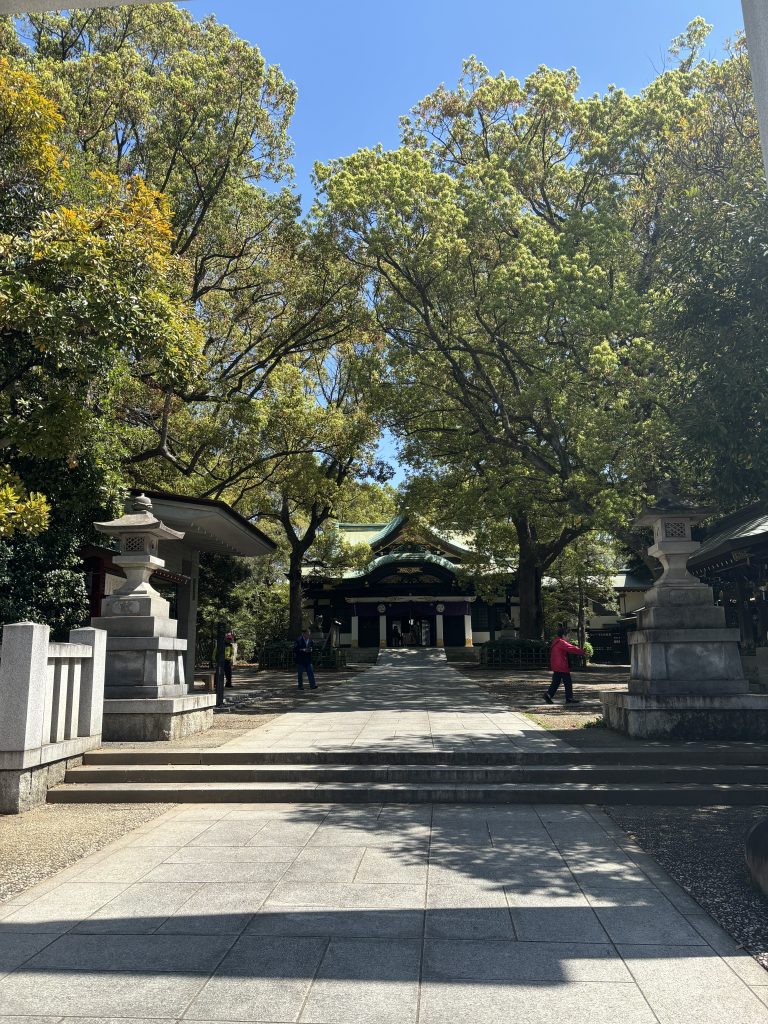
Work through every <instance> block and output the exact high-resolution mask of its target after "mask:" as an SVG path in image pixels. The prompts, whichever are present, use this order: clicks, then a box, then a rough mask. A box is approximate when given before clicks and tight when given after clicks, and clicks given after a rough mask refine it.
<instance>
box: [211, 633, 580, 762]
mask: <svg viewBox="0 0 768 1024" xmlns="http://www.w3.org/2000/svg"><path fill="white" fill-rule="evenodd" d="M319 678H320V685H322V676H320V677H319ZM542 689H543V688H542ZM304 696H305V699H306V701H307V703H306V705H305V707H303V708H301V709H299V710H296V711H292V712H289V713H288V714H285V715H281V716H280V717H279V718H276V719H275V720H274V721H272V722H270V723H268V724H267V725H265V726H263V727H262V728H260V729H254V730H253V732H247V733H242V734H240V735H239V736H238V737H237V738H236V739H234V740H232V741H231V742H229V743H227V744H225V745H224V749H227V750H260V751H263V750H270V751H281V750H282V751H306V750H355V749H361V748H364V749H367V750H371V749H373V750H381V749H385V750H494V751H495V750H500V751H504V750H529V749H568V745H567V744H565V743H563V742H562V741H560V740H558V739H556V738H555V737H553V736H551V735H550V734H549V733H548V732H547V731H546V729H542V728H541V727H540V726H538V725H536V724H535V723H533V722H531V721H530V719H528V718H526V717H525V716H524V715H522V714H519V713H518V712H516V711H510V710H509V708H508V707H506V706H505V705H504V704H502V703H501V702H500V701H497V700H495V699H494V698H493V696H491V695H490V694H488V693H486V692H485V691H483V690H481V689H480V688H479V687H478V686H475V685H474V684H473V683H471V682H470V681H469V680H468V679H466V678H465V677H464V676H462V675H461V674H460V672H458V671H457V670H456V669H454V668H453V667H452V666H450V665H449V664H448V662H447V661H446V658H445V652H444V651H438V650H429V649H427V650H424V649H421V650H419V649H412V650H407V649H405V650H393V651H382V652H381V654H380V655H379V660H378V663H377V664H376V665H375V666H373V667H372V668H370V669H368V670H367V671H366V672H362V673H360V674H359V675H357V676H355V677H354V678H353V679H351V680H350V681H349V683H347V684H345V685H344V686H341V687H339V688H338V689H335V690H334V691H333V693H332V694H330V695H327V694H326V695H324V696H323V699H322V703H319V702H318V703H315V702H314V694H313V692H312V691H311V690H309V689H307V688H306V683H305V690H304Z"/></svg>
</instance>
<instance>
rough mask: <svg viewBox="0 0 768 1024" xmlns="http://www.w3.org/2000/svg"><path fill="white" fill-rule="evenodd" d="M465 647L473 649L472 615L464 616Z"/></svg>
mask: <svg viewBox="0 0 768 1024" xmlns="http://www.w3.org/2000/svg"><path fill="white" fill-rule="evenodd" d="M464 646H465V647H472V646H473V645H472V615H471V614H469V615H465V616H464Z"/></svg>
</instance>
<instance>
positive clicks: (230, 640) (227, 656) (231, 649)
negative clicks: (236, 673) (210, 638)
mask: <svg viewBox="0 0 768 1024" xmlns="http://www.w3.org/2000/svg"><path fill="white" fill-rule="evenodd" d="M236 658H237V644H236V643H235V638H234V636H233V634H232V633H227V635H226V636H225V637H224V678H225V679H226V683H225V684H224V685H225V686H231V685H232V666H233V665H234V663H235V659H236Z"/></svg>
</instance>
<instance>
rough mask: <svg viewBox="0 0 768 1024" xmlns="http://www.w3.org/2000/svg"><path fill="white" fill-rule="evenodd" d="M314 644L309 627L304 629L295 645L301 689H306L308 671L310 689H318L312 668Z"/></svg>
mask: <svg viewBox="0 0 768 1024" xmlns="http://www.w3.org/2000/svg"><path fill="white" fill-rule="evenodd" d="M313 649H314V644H313V642H312V640H311V637H310V632H309V630H308V629H304V630H302V633H301V636H300V637H299V638H298V640H296V642H295V643H294V645H293V654H294V657H295V659H296V672H297V675H298V680H299V689H300V690H303V689H304V673H305V672H306V673H307V678H308V679H309V688H310V690H316V689H317V683H316V682H315V673H314V670H313V668H312V651H313Z"/></svg>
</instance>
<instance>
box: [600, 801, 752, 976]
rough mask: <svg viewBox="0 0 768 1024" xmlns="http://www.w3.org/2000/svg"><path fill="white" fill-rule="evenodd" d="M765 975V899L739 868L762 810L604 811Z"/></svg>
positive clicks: (621, 809) (680, 809)
mask: <svg viewBox="0 0 768 1024" xmlns="http://www.w3.org/2000/svg"><path fill="white" fill-rule="evenodd" d="M603 810H604V811H605V812H606V814H608V815H609V816H610V817H611V818H613V820H614V821H615V822H616V824H617V825H618V826H619V827H620V828H623V829H624V831H625V832H627V833H628V834H629V835H630V836H632V838H633V839H634V840H635V841H636V842H637V843H638V844H639V845H640V846H641V847H642V848H643V849H644V850H645V851H646V852H647V853H650V854H651V856H653V857H655V859H656V860H657V861H658V862H659V864H661V866H662V867H663V868H664V869H665V870H666V871H668V872H669V874H670V875H671V876H672V877H673V878H674V879H675V881H677V882H679V884H680V885H682V887H683V888H684V889H685V890H686V891H687V892H688V893H690V895H691V896H692V897H693V898H694V899H695V900H696V902H697V903H700V904H701V906H702V907H703V908H704V909H705V910H706V911H707V912H708V913H709V914H711V915H712V917H714V919H715V920H716V921H717V922H718V923H719V924H720V925H721V926H722V927H723V928H725V930H726V931H727V932H729V933H730V934H731V935H732V936H733V938H734V939H736V941H737V942H738V943H739V944H740V945H741V946H743V948H744V949H746V950H747V951H748V952H749V953H751V954H752V955H753V956H754V957H756V958H757V960H758V961H759V962H760V963H761V964H762V966H763V967H765V968H766V970H768V899H766V898H765V897H764V896H763V895H762V894H761V893H760V892H759V891H758V890H757V889H756V888H755V887H754V886H753V885H752V881H751V879H750V877H749V872H748V871H747V867H746V864H745V863H744V840H745V838H746V836H747V833H748V832H749V830H750V829H751V828H752V826H753V825H754V824H755V823H756V822H758V821H762V820H763V819H764V818H766V817H768V807H604V808H603Z"/></svg>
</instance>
